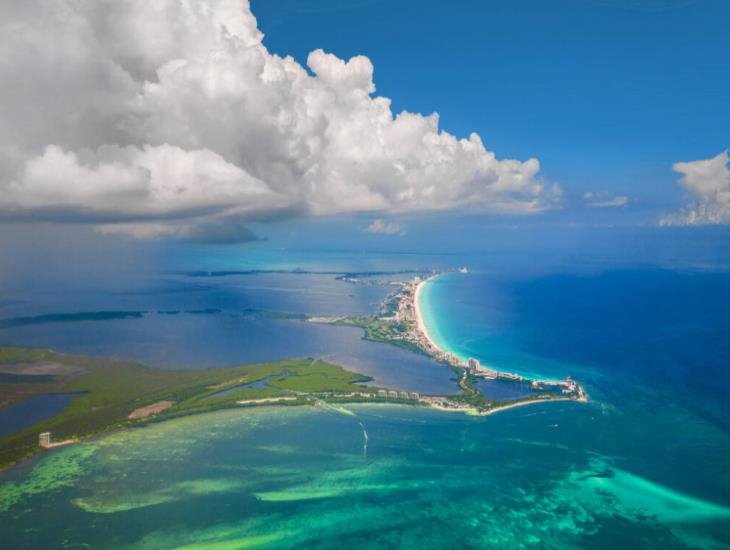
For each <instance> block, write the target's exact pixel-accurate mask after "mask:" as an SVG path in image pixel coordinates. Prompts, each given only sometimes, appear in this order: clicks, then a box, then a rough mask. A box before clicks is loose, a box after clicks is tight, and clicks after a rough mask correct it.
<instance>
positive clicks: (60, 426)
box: [0, 348, 374, 468]
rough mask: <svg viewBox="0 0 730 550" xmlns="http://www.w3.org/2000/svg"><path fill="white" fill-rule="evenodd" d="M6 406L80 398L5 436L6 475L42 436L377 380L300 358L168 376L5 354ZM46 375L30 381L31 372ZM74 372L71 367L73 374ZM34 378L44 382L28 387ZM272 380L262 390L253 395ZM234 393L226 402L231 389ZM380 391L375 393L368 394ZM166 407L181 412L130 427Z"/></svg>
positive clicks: (39, 354)
mask: <svg viewBox="0 0 730 550" xmlns="http://www.w3.org/2000/svg"><path fill="white" fill-rule="evenodd" d="M0 367H2V368H0V370H4V371H5V372H12V373H13V374H12V375H9V376H7V377H5V378H0V396H2V400H1V401H0V407H3V406H7V405H8V404H10V403H12V402H15V401H18V400H21V399H26V398H28V397H31V396H33V395H40V394H44V393H60V392H63V393H68V392H78V393H79V396H78V397H77V398H75V399H74V400H73V401H72V402H71V404H70V405H69V406H68V407H66V409H65V410H63V411H62V412H61V413H60V414H58V415H56V416H54V417H53V418H50V419H47V420H44V421H42V422H40V423H38V424H36V425H34V426H32V427H30V428H27V429H24V430H22V431H20V432H17V433H14V434H11V435H8V436H5V437H0V468H3V467H6V466H8V465H10V464H12V463H14V462H16V461H18V460H20V459H23V458H25V457H28V456H30V455H32V454H33V453H35V452H36V451H38V434H39V433H40V432H44V431H50V432H51V433H52V437H53V439H54V440H63V439H71V438H82V437H88V436H92V435H95V434H101V433H104V432H108V431H110V430H114V429H119V428H124V427H128V426H133V425H140V424H144V423H147V422H152V421H159V420H164V419H167V418H173V417H177V416H184V415H189V414H197V413H202V412H208V411H212V410H216V409H221V408H226V407H234V406H237V405H236V401H237V400H240V399H258V398H264V397H278V396H296V397H297V399H296V400H292V401H287V402H285V403H286V404H302V403H304V402H305V401H306V397H305V396H301V395H299V393H298V392H300V393H325V392H353V391H363V390H365V389H366V388H365V387H364V386H363V385H362V383H363V382H367V381H369V380H370V379H369V378H368V377H365V376H361V375H359V374H356V373H352V372H349V371H346V370H344V369H342V368H341V367H338V366H336V365H332V364H329V363H325V362H323V361H318V360H312V359H293V360H286V361H277V362H275V363H263V364H257V365H245V366H239V367H229V368H220V369H196V370H162V369H155V368H150V367H146V366H144V365H141V364H139V363H135V362H131V361H122V360H111V359H94V358H89V357H72V356H67V355H61V354H58V353H54V352H51V351H45V350H29V349H22V348H0ZM34 367H36V370H35V371H34V372H38V368H43V369H45V370H44V371H43V373H42V374H28V372H29V370H28V369H29V368H30V370H31V371H32V369H33V368H34ZM69 367H71V368H69ZM35 376H37V377H39V381H38V382H33V381H28V380H29V379H33V378H34V377H35ZM264 379H267V380H266V384H265V385H263V384H262V386H263V387H257V388H246V387H240V388H239V386H245V385H247V384H250V383H252V382H256V381H261V380H264ZM229 389H233V391H231V392H230V393H225V394H224V395H220V394H221V392H223V391H225V390H229ZM367 391H370V392H372V391H374V388H367ZM159 401H174V405H173V406H172V407H170V408H169V409H166V410H165V411H164V412H161V413H160V414H158V415H155V416H151V417H147V418H145V419H140V420H129V419H128V418H127V417H128V415H129V414H130V413H131V412H132V411H134V410H136V409H138V408H140V407H145V406H148V405H151V404H153V403H157V402H159Z"/></svg>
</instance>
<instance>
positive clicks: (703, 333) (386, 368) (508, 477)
mask: <svg viewBox="0 0 730 550" xmlns="http://www.w3.org/2000/svg"><path fill="white" fill-rule="evenodd" d="M654 248H657V247H656V246H655V247H654ZM709 248H710V247H709V245H708V246H707V247H706V248H704V249H703V250H704V252H703V254H704V256H708V255H710V252H708V250H709ZM712 250H714V249H712ZM571 254H572V252H571ZM704 256H703V262H702V263H701V269H700V268H698V267H697V265H696V262H694V261H693V262H685V261H683V260H682V258H681V257H678V256H672V257H671V261H669V260H665V261H664V262H663V263H662V265H663V266H664V267H662V268H659V267H656V266H652V267H647V266H642V265H636V264H634V263H632V262H630V261H626V260H625V259H621V258H618V259H615V258H614V259H611V260H610V261H609V260H606V259H605V258H604V259H602V260H601V261H600V262H597V261H590V262H589V261H586V260H585V257H581V258H579V259H576V258H573V257H571V258H570V261H566V262H564V263H561V264H560V265H555V264H550V265H533V264H535V263H536V262H535V259H534V257H532V256H530V258H527V259H526V258H525V257H523V256H520V257H517V258H515V257H512V256H509V257H499V258H497V257H495V256H494V255H490V254H485V255H481V256H480V255H464V256H463V257H461V256H444V257H436V256H431V257H428V258H426V257H418V258H414V257H413V256H409V255H403V256H399V255H391V256H389V257H388V258H387V259H383V258H380V257H375V256H374V255H373V256H362V255H360V256H358V255H355V254H349V255H348V254H331V255H329V256H328V255H322V256H319V255H317V254H313V255H312V257H313V258H315V259H316V261H318V262H324V263H327V262H329V263H328V265H326V266H324V267H327V268H330V267H333V266H337V268H338V269H340V268H342V269H349V270H353V271H354V270H358V269H361V268H362V267H371V268H377V269H386V268H388V267H390V268H391V269H402V268H406V267H414V266H419V267H439V266H441V267H457V266H460V265H464V264H466V265H468V266H469V267H470V270H471V272H470V274H469V275H460V274H454V275H448V276H445V277H442V278H440V279H438V280H437V281H436V282H434V283H433V284H429V285H428V286H427V287H426V289H427V292H425V293H424V296H426V298H427V301H428V303H427V304H426V307H425V308H424V309H426V310H427V311H428V310H429V309H430V310H431V319H430V324H431V325H433V327H432V328H433V329H434V330H435V331H438V333H439V334H438V336H437V337H438V338H440V339H441V343H442V345H444V346H445V347H448V348H450V349H452V350H455V351H458V352H459V353H460V354H463V355H464V356H474V357H477V358H479V359H480V360H481V361H482V362H483V363H485V364H488V365H491V366H495V367H497V368H499V369H500V370H506V371H514V372H520V373H523V374H528V375H536V376H540V377H554V378H563V377H565V376H566V375H572V376H574V377H576V378H577V379H578V380H579V381H580V382H581V383H582V384H583V385H584V386H585V387H586V388H587V390H588V392H589V395H590V397H591V402H590V403H589V404H586V405H582V404H575V403H562V402H561V403H546V404H539V405H530V406H527V407H522V408H519V409H513V410H509V411H504V412H501V413H499V414H496V415H492V416H489V417H483V418H474V417H468V416H464V415H460V414H453V413H439V412H436V411H428V410H423V409H414V408H406V407H402V408H398V407H385V406H357V407H339V408H338V407H324V406H323V407H321V408H317V409H313V408H297V409H294V408H282V409H267V410H266V411H250V410H247V411H245V412H244V411H232V412H225V413H215V414H213V415H208V416H204V417H197V418H187V419H181V420H176V421H173V422H168V423H164V424H160V425H156V426H151V427H148V428H145V429H141V430H133V431H129V432H125V433H120V434H114V435H113V436H110V437H108V438H104V439H102V440H99V441H96V442H93V443H89V444H85V445H77V446H73V447H69V448H65V449H60V450H58V451H54V452H52V453H49V454H46V455H44V457H43V458H41V459H39V460H33V461H30V462H27V463H24V464H22V465H21V466H19V467H17V468H14V469H12V470H10V471H8V472H5V473H3V474H0V510H2V511H0V540H3V541H7V542H8V544H10V545H11V547H13V546H17V545H19V544H21V543H27V545H29V546H33V547H47V546H49V545H53V543H56V542H57V541H59V540H61V541H66V542H65V544H66V546H67V547H75V546H80V545H84V544H88V545H91V546H92V547H99V546H101V547H112V548H113V547H122V548H172V547H189V548H240V547H257V546H260V547H272V548H288V547H292V546H298V545H299V546H301V545H312V546H318V547H325V548H327V547H331V548H335V547H337V548H341V547H342V546H346V545H351V546H354V547H373V548H376V547H377V548H382V547H388V546H390V547H395V546H397V547H405V548H408V547H419V548H424V547H426V548H427V547H485V546H487V547H506V548H513V547H519V546H520V545H522V546H524V547H529V546H533V547H538V548H540V547H547V548H556V547H557V548H585V547H590V548H621V547H636V546H637V545H638V546H642V547H649V548H685V547H686V548H726V547H728V546H729V545H730V515H729V509H730V462H729V461H728V460H727V457H728V456H730V410H728V407H730V403H729V402H728V400H727V395H728V390H730V368H728V365H730V273H729V272H728V271H727V270H726V269H720V268H717V269H716V270H713V268H712V264H710V263H708V262H709V259H711V258H709V259H707V258H704ZM708 257H709V256H708ZM269 259H271V258H269ZM705 259H707V260H708V261H707V262H705V261H704V260H705ZM228 260H229V258H226V257H216V258H206V259H205V262H210V267H211V268H219V267H220V268H222V267H225V266H226V265H227V264H226V262H227V261H228ZM200 261H201V262H203V260H200ZM205 262H203V263H205ZM429 262H431V263H429ZM314 263H316V262H314V260H313V264H312V265H307V266H308V267H322V266H321V265H319V266H318V265H314ZM277 265H278V264H277ZM300 265H304V264H300ZM678 266H679V267H678ZM268 276H269V275H255V276H253V277H255V278H254V279H251V278H247V277H249V276H233V277H224V278H220V279H219V278H213V279H214V280H208V279H205V281H203V282H202V283H201V282H200V281H199V280H198V279H196V280H195V281H194V282H191V280H190V278H189V277H187V276H182V275H177V276H176V277H179V278H176V279H175V280H174V282H173V283H171V285H172V288H173V290H174V291H172V290H170V288H171V287H169V286H164V288H160V286H159V285H155V284H150V285H149V289H148V291H144V292H143V291H141V290H137V291H135V292H134V293H130V294H124V295H123V296H121V295H115V294H111V293H108V292H100V293H99V294H98V295H87V296H86V297H84V298H82V299H81V301H80V302H79V303H80V304H81V305H80V306H79V307H81V306H83V308H84V310H86V311H101V310H117V311H118V310H135V309H141V310H145V311H146V310H151V309H155V310H157V309H159V310H163V309H164V310H177V309H179V310H181V311H182V310H193V309H195V310H202V309H207V308H215V309H219V310H220V313H216V314H209V315H194V314H185V313H180V314H178V315H157V314H154V315H147V314H146V315H144V316H143V317H142V318H141V319H117V320H109V321H99V322H87V321H84V322H74V323H56V324H53V325H50V324H47V325H37V326H34V327H30V326H25V327H16V328H13V329H10V330H7V329H6V330H0V341H8V342H10V341H12V339H14V338H16V337H22V338H23V339H25V341H27V342H31V343H33V342H35V343H36V344H37V345H52V346H53V347H55V348H56V349H61V350H69V351H83V352H90V353H96V354H100V355H105V354H110V353H111V354H118V355H122V356H124V355H125V354H126V352H127V351H128V352H129V353H132V354H136V356H138V357H142V358H148V359H146V360H148V361H149V362H152V363H155V364H170V365H174V364H176V363H177V362H179V361H182V362H183V363H185V360H187V361H189V362H188V363H185V364H191V365H192V364H201V365H206V366H211V367H214V366H217V365H220V364H228V363H233V362H245V361H246V358H274V356H277V354H281V356H282V357H283V356H287V355H291V354H295V355H296V354H297V353H298V350H299V351H301V352H302V354H305V355H312V354H314V355H318V356H319V355H321V356H325V357H327V358H329V359H331V360H333V361H335V362H338V361H339V362H342V363H343V364H346V365H347V366H349V367H350V368H354V369H355V370H359V371H360V372H368V373H371V374H373V375H374V376H375V377H376V379H378V380H381V381H383V383H387V384H388V385H393V386H395V387H405V388H407V389H413V390H416V391H418V390H419V388H429V387H430V388H433V391H434V392H436V393H442V392H444V390H443V389H442V388H444V387H445V386H444V385H448V387H449V388H453V387H454V386H453V381H451V380H450V378H451V376H452V374H451V372H450V371H448V370H447V369H444V368H443V367H440V366H438V365H435V364H433V363H432V362H430V361H428V360H426V359H423V358H421V357H419V356H417V355H414V354H411V353H409V352H406V351H404V350H400V349H397V348H394V347H391V346H386V345H379V344H374V343H371V342H364V341H362V340H361V339H360V338H361V332H360V331H359V330H357V329H352V328H348V327H329V326H322V325H311V324H306V323H302V322H300V321H296V320H290V319H281V318H271V317H266V316H259V317H257V316H251V315H249V316H246V315H241V312H242V311H244V310H246V309H247V308H254V309H266V310H269V311H284V312H289V313H311V314H345V313H355V312H370V311H372V310H373V309H374V307H375V306H376V305H377V303H378V302H379V300H380V298H381V297H382V296H383V295H384V293H385V292H387V290H389V289H388V288H386V287H359V286H354V285H347V284H346V283H342V282H339V281H336V280H335V279H334V276H332V275H309V274H298V275H293V274H292V275H275V276H274V279H272V281H274V283H276V284H274V283H271V284H267V283H266V281H267V277H268ZM290 278H293V279H294V282H292V283H291V285H290V284H289V281H290ZM310 283H311V284H313V285H314V287H315V288H316V289H317V290H316V292H315V293H314V294H313V295H312V296H308V295H307V292H306V288H307V285H309V284H310ZM196 285H202V287H201V288H200V289H198V290H193V289H195V288H198V287H197V286H196ZM53 296H54V298H53V299H55V300H58V302H57V303H52V302H53V300H50V301H48V303H46V301H45V299H44V298H43V297H22V296H21V297H13V298H14V299H17V301H16V302H14V303H13V304H10V305H7V306H5V307H4V308H3V315H5V316H7V317H11V316H21V315H34V314H42V313H48V312H50V311H70V309H69V308H68V302H67V301H65V300H67V299H68V300H73V295H69V297H68V298H66V297H62V296H59V295H58V294H57V293H56V294H53ZM23 299H25V300H26V301H25V302H23V301H22V300H23ZM18 302H20V303H18ZM268 304H274V305H273V306H270V305H268ZM320 305H321V308H320ZM41 306H42V307H41ZM16 343H17V342H16ZM282 343H285V344H286V345H282ZM295 352H297V353H295ZM257 360H258V359H257ZM420 391H424V392H427V390H424V389H420ZM505 391H506V390H505ZM365 433H367V436H368V437H367V439H366V438H365V435H364V434H365ZM366 443H367V445H366ZM39 518H42V519H39Z"/></svg>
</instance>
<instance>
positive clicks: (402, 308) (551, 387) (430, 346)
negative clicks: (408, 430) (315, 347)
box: [329, 268, 588, 414]
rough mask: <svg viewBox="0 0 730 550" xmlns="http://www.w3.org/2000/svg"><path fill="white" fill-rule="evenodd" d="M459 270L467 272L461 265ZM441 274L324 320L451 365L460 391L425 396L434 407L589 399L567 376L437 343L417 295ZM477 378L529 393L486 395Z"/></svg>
mask: <svg viewBox="0 0 730 550" xmlns="http://www.w3.org/2000/svg"><path fill="white" fill-rule="evenodd" d="M458 271H459V272H461V273H466V272H467V270H466V268H460V269H459V270H458ZM443 274H444V273H442V272H433V273H429V274H427V275H424V276H416V277H415V278H413V279H411V280H410V281H407V282H403V283H401V284H400V287H399V289H398V290H397V291H396V292H394V293H393V294H391V295H390V296H388V297H387V298H386V299H385V301H384V302H383V304H382V305H381V307H380V309H379V310H378V313H377V314H376V315H372V316H357V317H344V318H339V319H332V320H329V322H332V323H334V324H341V325H352V326H358V327H361V328H363V329H364V330H365V338H366V339H369V340H374V341H378V342H386V343H389V344H393V345H397V346H400V347H405V348H407V349H411V350H413V351H417V352H420V353H423V354H425V355H428V356H429V357H432V358H434V359H435V360H436V361H438V362H440V363H442V364H444V365H445V366H447V367H449V368H451V369H452V370H453V371H454V373H455V374H456V378H457V380H458V384H459V388H460V389H461V393H459V394H457V395H454V396H449V397H441V396H433V397H430V398H428V403H429V404H430V405H432V406H434V407H437V408H441V409H448V410H462V411H465V412H469V413H472V414H492V413H494V412H497V411H500V410H504V409H509V408H513V407H518V406H522V405H529V404H531V403H540V402H545V401H579V402H586V401H587V400H588V397H587V395H586V392H585V390H584V389H583V387H582V386H581V385H580V384H578V382H576V381H575V380H573V379H572V378H571V377H570V376H568V377H567V378H565V380H542V379H533V378H527V377H524V376H521V375H519V374H515V373H511V372H502V371H498V370H495V369H491V368H487V367H484V366H482V365H481V364H480V362H479V361H478V360H477V359H475V358H469V359H467V360H464V359H462V358H460V357H458V356H456V355H455V354H453V353H450V352H449V351H447V350H444V349H442V348H441V347H439V346H438V344H436V342H435V341H434V340H433V339H432V338H431V336H430V335H429V333H428V329H427V327H426V324H425V322H424V319H423V315H422V312H421V308H420V305H419V298H420V294H421V292H422V290H423V288H424V285H426V284H427V283H428V282H429V281H431V280H433V279H434V278H436V277H439V276H440V275H443ZM479 379H485V380H495V381H501V382H506V383H520V384H524V385H525V386H528V387H529V389H530V393H529V395H526V396H525V397H522V398H520V399H516V400H510V401H503V400H493V399H492V400H490V399H487V398H486V397H485V396H484V395H483V394H482V393H481V392H480V391H479V390H478V389H477V387H476V383H477V382H478V380H479Z"/></svg>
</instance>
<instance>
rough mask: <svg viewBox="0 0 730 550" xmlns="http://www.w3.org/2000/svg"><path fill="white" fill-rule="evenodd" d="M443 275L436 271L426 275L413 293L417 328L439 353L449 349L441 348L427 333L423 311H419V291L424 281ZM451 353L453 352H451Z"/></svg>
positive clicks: (423, 285) (427, 281) (424, 283)
mask: <svg viewBox="0 0 730 550" xmlns="http://www.w3.org/2000/svg"><path fill="white" fill-rule="evenodd" d="M441 275H443V273H437V274H436V275H431V276H430V277H427V278H425V279H423V280H422V281H421V282H419V283H418V284H417V285H416V291H415V292H414V295H413V310H414V312H415V314H416V325H417V326H418V330H419V331H420V332H421V334H423V336H424V337H425V338H426V340H428V343H429V344H431V345H432V346H433V347H434V348H436V349H437V350H438V351H440V352H441V353H450V352H449V351H447V350H445V349H443V348H442V347H441V346H439V345H438V344H437V343H436V342H435V341H434V339H433V338H431V335H430V334H429V333H428V328H427V327H426V322H425V321H424V320H423V313H422V311H421V305H420V299H421V291H422V290H423V289H424V287H425V285H426V283H429V282H431V281H433V280H435V279H437V278H438V277H440V276H441ZM452 355H453V354H452Z"/></svg>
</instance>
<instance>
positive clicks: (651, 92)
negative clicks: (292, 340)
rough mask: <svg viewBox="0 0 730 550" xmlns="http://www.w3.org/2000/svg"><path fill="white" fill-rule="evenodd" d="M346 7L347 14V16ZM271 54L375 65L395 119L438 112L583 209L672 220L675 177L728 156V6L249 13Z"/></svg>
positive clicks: (536, 5)
mask: <svg viewBox="0 0 730 550" xmlns="http://www.w3.org/2000/svg"><path fill="white" fill-rule="evenodd" d="M343 4H344V5H343ZM252 8H253V10H254V12H255V13H256V16H257V18H258V21H259V27H260V28H261V30H262V31H263V32H264V33H265V38H264V42H265V43H266V44H267V46H268V47H269V48H270V50H271V51H273V52H275V53H279V54H285V53H289V54H291V55H294V56H295V57H296V58H297V59H304V58H305V57H306V52H308V51H310V50H311V49H313V48H315V47H322V48H324V49H325V50H327V51H332V52H334V53H337V54H338V55H340V56H342V57H348V56H351V55H355V54H357V53H362V54H365V55H367V56H368V57H369V58H370V59H371V60H372V61H373V64H374V66H375V68H376V69H375V80H376V84H377V88H378V93H381V94H383V95H386V96H388V97H392V98H393V106H394V110H395V111H398V110H401V109H407V110H416V111H419V112H423V113H430V112H432V111H437V112H438V113H439V114H440V116H441V121H442V125H443V126H444V127H445V128H447V129H448V130H449V131H452V132H454V133H455V134H456V135H468V134H469V133H470V132H472V131H476V132H478V133H479V134H480V135H481V136H482V138H483V139H484V142H485V144H486V145H487V147H488V148H490V149H492V150H494V151H496V152H497V153H498V155H500V156H503V157H510V158H527V157H536V158H538V159H539V160H540V163H541V166H542V170H541V171H542V173H543V175H544V177H546V178H547V179H548V180H550V181H555V182H559V183H560V184H561V185H562V186H563V187H565V189H566V192H569V193H571V194H573V195H575V196H576V197H578V196H582V195H583V194H584V193H588V192H592V193H600V192H604V193H609V194H611V195H626V196H629V197H630V198H632V199H634V201H638V202H639V203H640V205H639V206H646V207H655V208H656V209H657V210H659V211H661V210H662V209H665V210H666V209H671V208H673V207H676V205H677V204H678V202H679V201H680V200H681V199H682V189H681V187H680V186H678V185H676V183H677V180H678V176H677V174H676V173H675V172H674V171H673V170H672V165H673V164H674V163H676V162H678V161H687V160H694V159H705V158H710V157H715V156H716V155H718V154H720V153H721V152H722V151H724V150H725V149H727V148H728V147H730V93H728V89H730V33H729V32H728V29H727V21H728V20H729V19H730V4H728V3H727V2H724V1H690V0H674V1H672V0H666V1H665V0H661V1H660V0H625V1H624V0H593V1H592V0H579V1H565V0H550V1H540V0H529V1H524V0H510V1H492V0H486V1H483V0H463V1H460V2H453V3H450V4H449V6H448V9H445V7H444V4H443V2H438V1H433V0H398V1H387V2H385V1H377V0H373V1H359V2H347V3H342V2H336V1H332V0H325V1H319V2H312V3H306V5H302V3H301V2H296V1H294V0H253V2H252Z"/></svg>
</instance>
